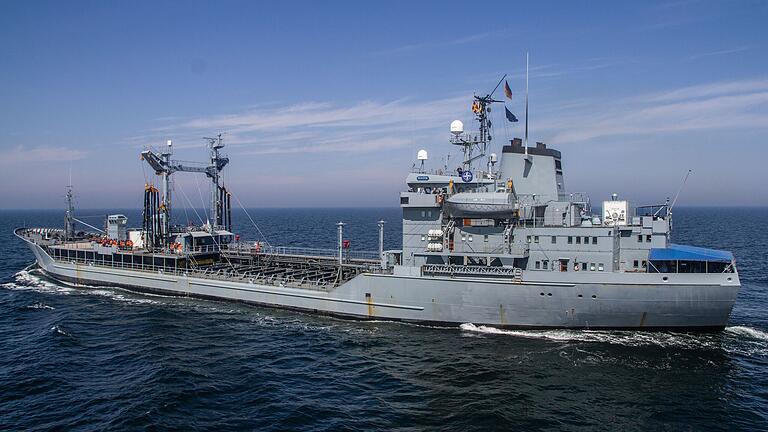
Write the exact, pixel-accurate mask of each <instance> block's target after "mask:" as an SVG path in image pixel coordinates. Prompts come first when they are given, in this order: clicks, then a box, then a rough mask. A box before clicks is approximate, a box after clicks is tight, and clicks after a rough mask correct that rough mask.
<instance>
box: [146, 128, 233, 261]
mask: <svg viewBox="0 0 768 432" xmlns="http://www.w3.org/2000/svg"><path fill="white" fill-rule="evenodd" d="M203 139H205V140H206V141H208V147H209V148H210V152H211V153H210V163H209V164H208V165H202V166H200V165H198V166H196V165H186V164H184V163H182V162H181V161H177V160H172V159H171V155H172V154H173V142H172V141H171V140H168V141H167V146H166V150H165V151H163V152H162V153H160V154H157V153H155V152H153V151H152V150H144V151H143V152H141V159H142V160H144V161H146V162H147V164H149V166H150V167H151V168H152V169H153V170H155V174H156V175H158V176H161V177H162V197H159V196H158V194H159V192H160V191H158V190H157V188H155V187H154V186H152V185H149V184H148V185H146V187H145V191H144V232H145V239H146V241H147V247H148V248H162V247H165V246H167V243H168V238H169V236H170V233H171V230H170V219H171V175H172V174H174V173H176V172H190V173H200V174H205V175H206V176H207V177H208V178H210V179H211V202H210V205H211V210H210V219H209V221H208V224H207V225H208V229H209V231H210V232H211V233H213V232H214V230H216V229H218V228H223V229H225V230H230V229H231V226H232V207H231V202H230V197H231V194H230V193H229V191H227V189H226V188H225V187H224V186H223V185H221V171H222V170H223V169H224V167H225V166H227V164H228V163H229V158H228V157H226V156H222V155H221V153H220V152H219V151H220V150H221V149H222V148H223V147H224V141H223V139H222V137H221V134H218V135H217V136H216V137H204V138H203Z"/></svg>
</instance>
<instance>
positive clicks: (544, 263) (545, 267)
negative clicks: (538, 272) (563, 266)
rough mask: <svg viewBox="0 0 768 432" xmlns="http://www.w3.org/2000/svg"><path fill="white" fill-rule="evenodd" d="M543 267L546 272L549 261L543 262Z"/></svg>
mask: <svg viewBox="0 0 768 432" xmlns="http://www.w3.org/2000/svg"><path fill="white" fill-rule="evenodd" d="M541 266H542V267H544V270H546V269H547V268H548V267H549V261H547V260H544V261H542V262H541Z"/></svg>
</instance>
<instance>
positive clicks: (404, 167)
mask: <svg viewBox="0 0 768 432" xmlns="http://www.w3.org/2000/svg"><path fill="white" fill-rule="evenodd" d="M529 3H530V4H526V3H513V2H508V1H504V2H490V1H488V2H483V3H482V7H478V6H475V4H473V3H471V2H426V1H424V2H394V1H388V2H306V3H295V2H287V1H286V2H268V3H267V2H263V3H259V2H233V1H225V2H97V1H94V2H37V1H30V2H2V3H0V58H2V62H1V63H0V65H1V67H0V100H2V101H3V103H2V104H0V148H2V151H3V158H2V160H0V181H2V184H3V185H4V186H3V188H2V190H1V191H0V203H1V204H0V207H2V208H58V207H61V206H62V205H63V186H64V185H65V184H66V181H67V177H68V175H69V172H70V170H71V172H72V178H73V183H74V185H75V187H76V193H77V195H78V205H79V206H80V207H89V208H105V207H139V206H140V204H141V193H142V190H143V184H144V182H145V180H146V179H147V178H148V176H149V170H148V169H146V167H144V166H143V165H142V162H140V161H139V159H138V154H139V153H140V151H141V150H142V149H143V148H145V147H148V146H155V147H159V146H161V145H162V144H163V143H164V142H165V140H166V139H169V138H170V139H173V140H174V143H175V147H176V157H177V158H179V159H183V160H203V159H204V158H205V157H206V153H205V150H204V142H203V141H202V140H201V139H200V138H201V137H203V136H210V135H212V134H215V133H218V132H223V133H225V142H226V143H227V147H226V150H227V153H228V154H229V156H230V157H231V158H232V162H231V164H230V166H229V167H228V168H227V170H226V174H225V178H226V181H227V183H228V184H229V185H230V186H231V189H232V190H233V191H234V192H235V193H236V194H237V195H238V196H239V197H240V199H241V201H242V202H243V204H245V205H246V206H249V207H296V206H302V207H304V206H309V207H313V206H320V207H334V206H396V205H397V203H398V198H397V194H398V191H399V190H401V189H402V188H403V186H404V184H403V180H404V178H405V175H406V174H407V172H408V170H409V168H410V166H411V164H412V163H413V160H414V159H415V155H416V152H417V150H419V149H421V148H424V149H427V150H428V151H429V152H430V156H431V159H432V160H431V162H432V163H433V164H434V165H435V166H437V165H441V158H442V157H443V156H444V155H445V154H448V153H453V154H454V155H455V154H456V152H455V149H454V148H453V147H451V146H450V145H448V144H447V139H448V136H449V132H448V126H449V124H450V122H451V120H453V119H461V120H463V121H464V122H465V124H468V125H469V124H470V123H471V118H472V117H471V112H470V110H469V106H470V102H471V96H472V93H473V92H475V91H477V92H486V91H488V90H490V89H491V88H492V87H493V86H494V85H495V84H496V81H497V80H498V79H499V78H500V77H501V75H503V74H505V73H506V74H509V78H508V80H509V84H510V86H511V87H512V90H513V92H514V94H515V98H514V101H513V102H512V103H511V104H510V105H509V107H510V109H512V111H514V112H516V113H517V114H518V117H520V118H521V119H522V111H523V109H522V106H523V105H522V104H523V97H522V95H523V91H522V90H523V88H524V68H525V52H526V51H530V53H531V73H530V80H531V93H530V99H531V110H530V112H531V114H530V126H531V128H530V134H531V137H532V139H533V140H540V141H544V142H546V143H548V144H549V145H550V146H552V147H555V148H558V149H560V150H561V151H562V152H563V163H564V168H565V175H566V186H567V188H568V189H569V190H571V191H584V192H588V193H590V194H591V195H592V198H593V200H594V201H596V202H597V201H601V200H602V199H604V198H605V197H607V196H608V195H609V194H610V193H611V192H613V191H616V192H618V193H620V194H621V195H622V196H624V197H626V198H628V199H630V200H633V201H634V202H636V203H638V204H645V203H653V202H660V201H663V199H664V198H665V197H666V196H668V195H673V194H674V191H675V190H676V189H677V187H678V185H679V183H680V181H681V179H682V177H683V176H684V174H685V172H686V171H687V170H688V169H692V170H693V175H692V176H691V178H690V180H689V182H688V184H687V186H686V189H685V191H684V192H683V194H682V196H681V198H680V201H679V203H680V204H681V205H768V187H766V184H768V170H767V169H766V168H765V164H766V161H765V160H766V156H768V150H766V144H767V143H766V134H767V133H768V30H766V26H765V23H766V22H768V2H764V1H741V2H709V1H674V0H673V1H666V2H659V3H655V2H602V3H601V2H529ZM502 111H503V110H496V111H495V112H494V115H495V116H498V117H497V118H496V119H495V121H494V123H495V125H496V126H495V130H494V132H493V134H494V137H495V140H494V141H495V145H496V151H498V150H499V147H500V146H501V145H502V143H503V142H504V141H505V140H508V139H511V138H512V137H514V136H522V133H523V131H522V126H521V125H522V122H521V123H519V124H517V125H514V126H509V125H506V124H505V123H504V122H503V121H502V119H501V117H500V115H501V112H502ZM468 127H469V126H468ZM203 187H205V183H204V180H203V179H201V178H195V177H190V176H184V177H181V176H180V177H179V178H178V181H177V189H179V191H178V192H177V193H176V197H177V200H176V205H177V206H184V205H189V204H191V205H194V206H200V205H201V204H200V198H199V196H200V193H199V192H198V188H203ZM184 194H186V197H185V195H184Z"/></svg>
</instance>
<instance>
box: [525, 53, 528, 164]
mask: <svg viewBox="0 0 768 432" xmlns="http://www.w3.org/2000/svg"><path fill="white" fill-rule="evenodd" d="M524 145H525V155H526V156H528V53H527V52H526V53H525V144H524Z"/></svg>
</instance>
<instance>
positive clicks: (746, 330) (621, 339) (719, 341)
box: [460, 323, 768, 356]
mask: <svg viewBox="0 0 768 432" xmlns="http://www.w3.org/2000/svg"><path fill="white" fill-rule="evenodd" d="M460 328H461V330H462V331H466V332H474V333H481V334H489V335H505V336H514V337H520V338H529V339H544V340H550V341H555V342H585V343H607V344H612V345H622V346H628V347H640V346H657V347H661V348H682V349H720V350H723V351H726V352H728V353H732V354H741V355H746V356H768V333H767V332H764V331H762V330H759V329H755V328H752V327H746V326H732V327H726V328H725V331H724V334H725V336H726V337H723V334H718V333H674V332H644V331H603V330H505V329H499V328H495V327H491V326H484V325H480V326H478V325H475V324H472V323H464V324H461V326H460ZM729 336H730V337H729Z"/></svg>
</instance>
